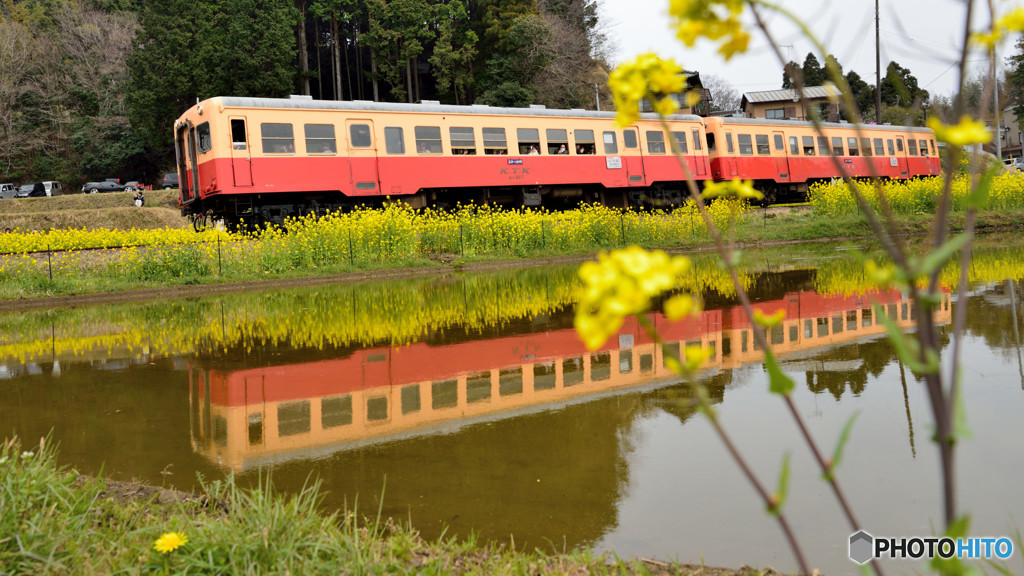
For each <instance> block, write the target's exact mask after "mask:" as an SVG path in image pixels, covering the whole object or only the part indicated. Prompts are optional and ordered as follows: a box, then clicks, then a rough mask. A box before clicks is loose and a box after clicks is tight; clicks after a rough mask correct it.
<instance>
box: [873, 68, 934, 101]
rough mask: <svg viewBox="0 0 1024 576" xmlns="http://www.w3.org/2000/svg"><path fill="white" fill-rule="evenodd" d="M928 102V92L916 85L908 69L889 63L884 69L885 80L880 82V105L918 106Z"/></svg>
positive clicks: (915, 79)
mask: <svg viewBox="0 0 1024 576" xmlns="http://www.w3.org/2000/svg"><path fill="white" fill-rule="evenodd" d="M927 100H928V91H927V90H922V89H921V88H919V87H918V85H917V78H915V77H914V76H913V75H912V74H911V73H910V70H909V69H908V68H904V67H902V66H900V65H899V64H897V63H896V62H889V65H888V66H886V67H885V78H884V79H883V80H882V104H888V105H890V106H920V105H921V104H922V103H923V102H926V101H927Z"/></svg>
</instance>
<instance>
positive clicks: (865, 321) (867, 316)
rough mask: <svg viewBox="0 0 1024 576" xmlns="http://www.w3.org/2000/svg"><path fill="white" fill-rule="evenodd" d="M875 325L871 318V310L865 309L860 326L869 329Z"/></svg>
mask: <svg viewBox="0 0 1024 576" xmlns="http://www.w3.org/2000/svg"><path fill="white" fill-rule="evenodd" d="M873 323H874V322H873V319H872V316H871V308H864V309H863V310H861V311H860V325H861V326H862V327H864V328H867V327H868V326H871V325H872V324H873Z"/></svg>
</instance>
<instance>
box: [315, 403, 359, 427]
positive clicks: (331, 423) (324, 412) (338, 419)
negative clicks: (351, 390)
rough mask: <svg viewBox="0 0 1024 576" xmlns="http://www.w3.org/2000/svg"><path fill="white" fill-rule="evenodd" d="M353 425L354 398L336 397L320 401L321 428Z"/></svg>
mask: <svg viewBox="0 0 1024 576" xmlns="http://www.w3.org/2000/svg"><path fill="white" fill-rule="evenodd" d="M351 423H352V396H351V395H350V394H345V395H344V396H334V397H333V398H324V399H323V400H321V401H320V426H321V427H322V428H324V429H327V428H336V427H338V426H347V425H349V424H351Z"/></svg>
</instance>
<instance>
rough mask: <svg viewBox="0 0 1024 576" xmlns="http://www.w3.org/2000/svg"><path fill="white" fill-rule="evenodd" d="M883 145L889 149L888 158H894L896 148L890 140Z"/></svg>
mask: <svg viewBox="0 0 1024 576" xmlns="http://www.w3.org/2000/svg"><path fill="white" fill-rule="evenodd" d="M885 143H886V145H887V146H886V147H887V148H888V149H889V156H895V155H896V146H894V145H893V143H892V138H890V139H888V140H886V141H885Z"/></svg>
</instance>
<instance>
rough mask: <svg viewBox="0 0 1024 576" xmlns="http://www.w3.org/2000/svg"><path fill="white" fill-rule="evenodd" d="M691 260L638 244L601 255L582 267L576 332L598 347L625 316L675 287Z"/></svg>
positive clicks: (589, 344) (616, 329) (593, 347)
mask: <svg viewBox="0 0 1024 576" xmlns="http://www.w3.org/2000/svg"><path fill="white" fill-rule="evenodd" d="M689 267H690V260H689V259H687V258H685V257H683V256H674V257H671V258H670V257H669V255H668V254H666V253H665V252H662V251H661V250H656V251H654V252H648V251H646V250H644V249H642V248H639V247H637V246H632V247H630V248H626V249H623V250H616V251H614V252H612V253H611V254H604V253H602V254H600V255H598V261H597V262H585V263H584V264H583V265H582V266H580V269H579V275H580V278H581V279H582V280H583V284H584V285H583V291H582V294H581V296H580V302H579V305H578V306H577V307H576V318H575V322H574V324H575V326H576V332H577V333H579V335H580V338H582V339H583V343H584V344H586V346H587V348H589V349H591V350H596V349H598V348H599V347H601V345H602V344H604V343H605V341H607V340H608V338H609V337H610V336H612V335H613V334H615V333H616V332H617V331H618V330H619V327H620V326H622V320H623V318H625V317H626V316H630V315H633V314H640V313H642V312H645V311H646V310H647V309H648V308H650V304H651V299H652V298H653V297H655V296H657V295H659V294H661V293H662V292H664V291H666V290H670V289H672V288H674V287H675V286H676V285H677V284H678V282H679V278H680V277H681V276H682V275H683V274H684V273H685V272H686V271H687V270H688V269H689Z"/></svg>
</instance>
